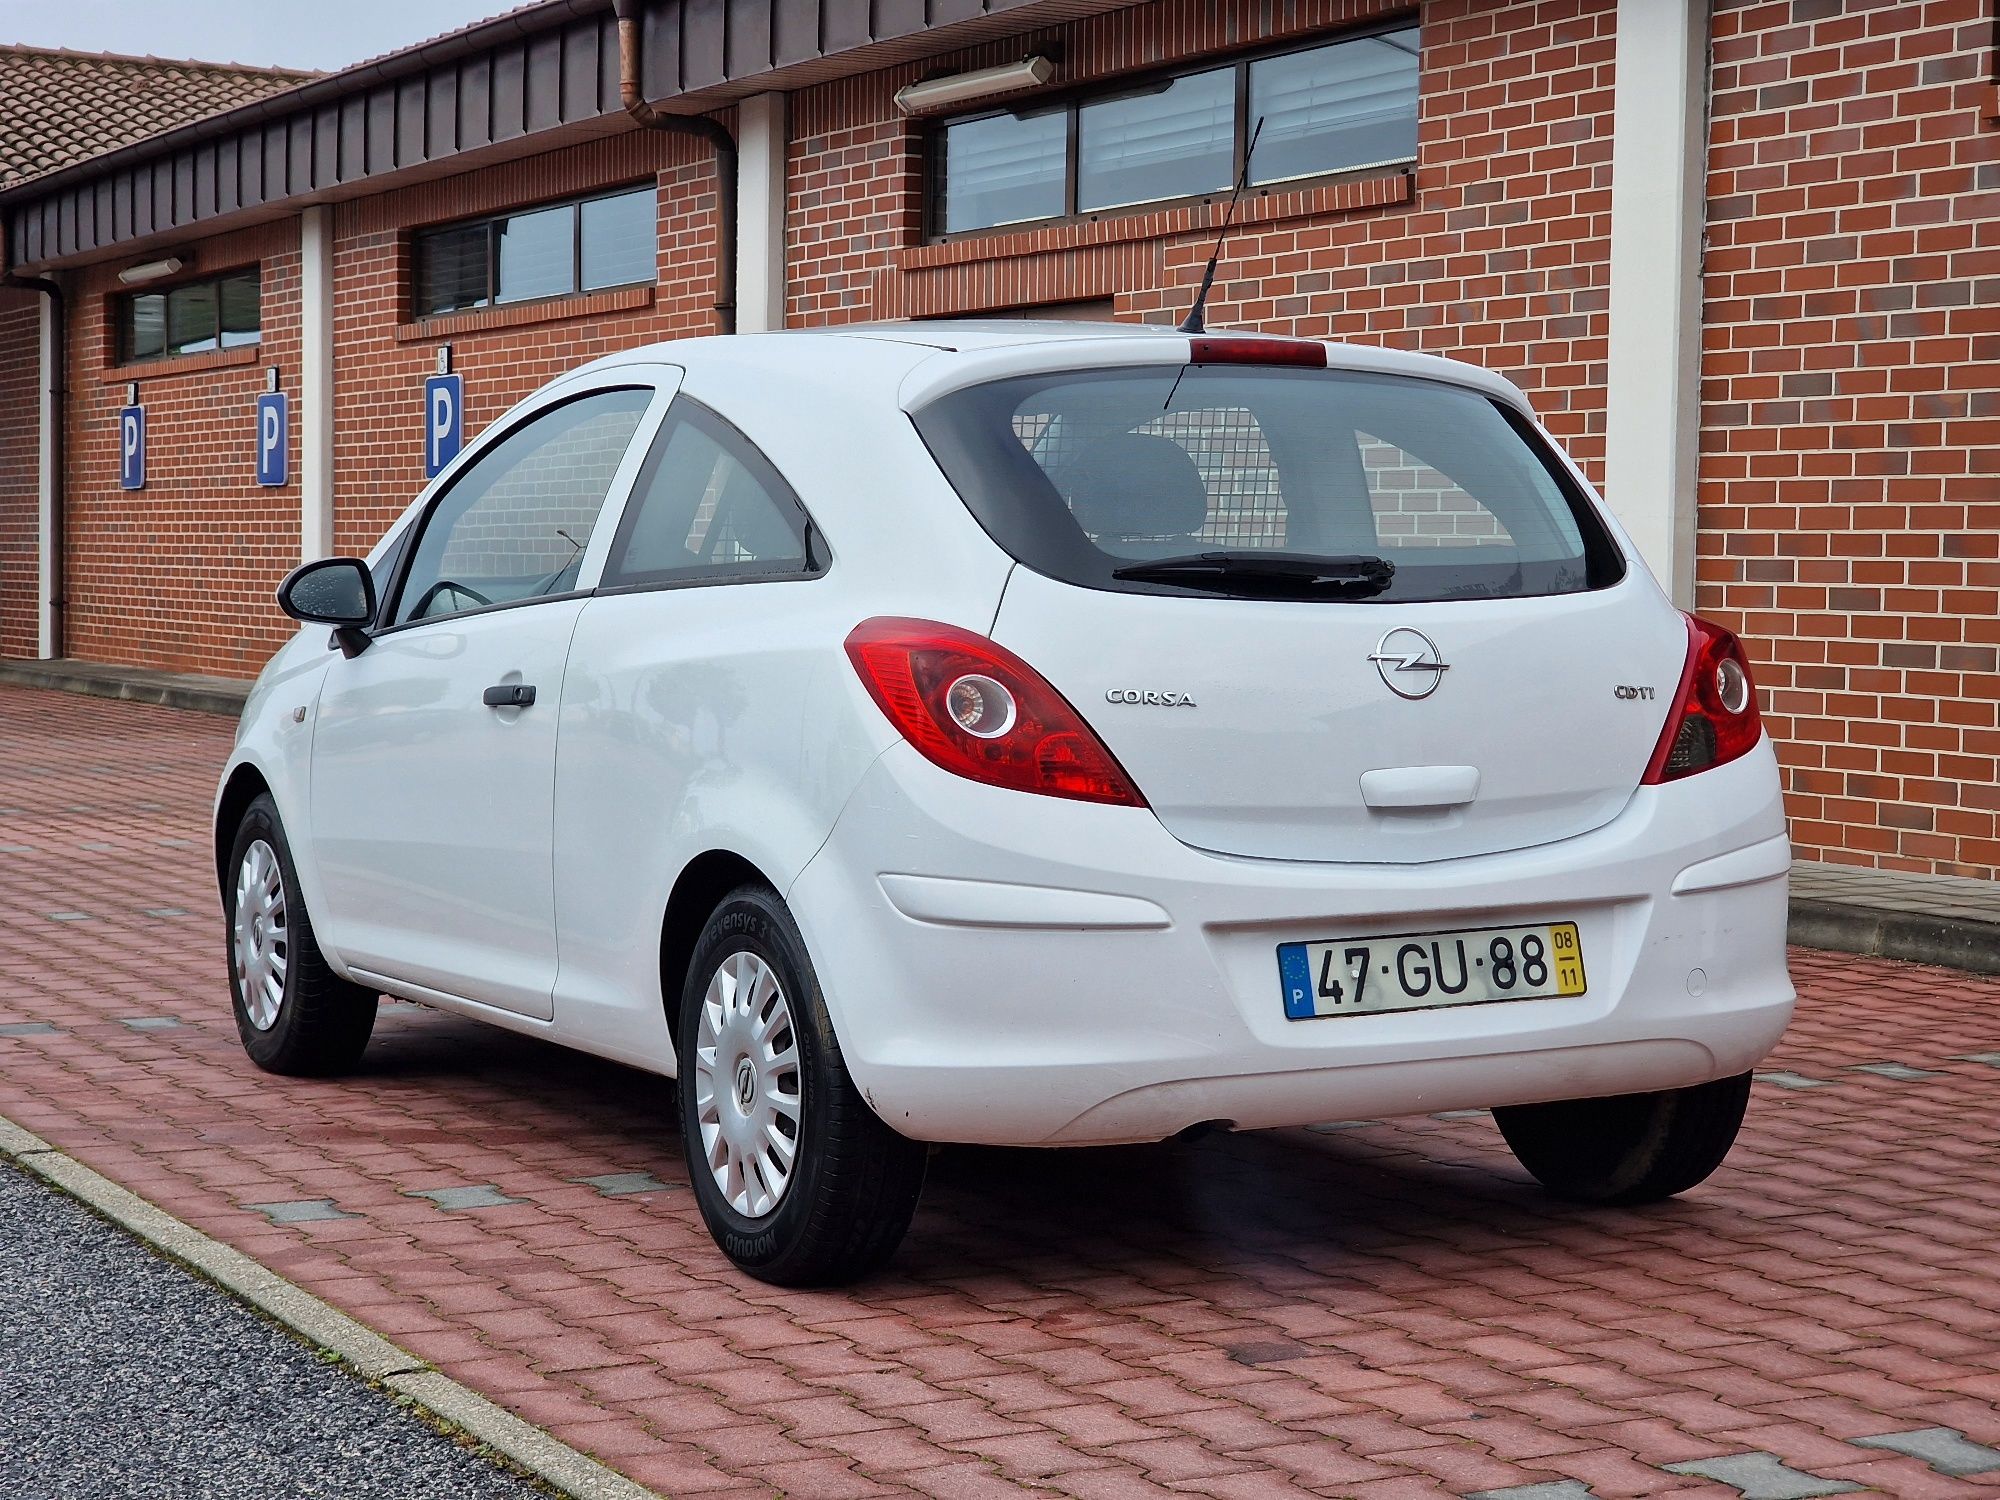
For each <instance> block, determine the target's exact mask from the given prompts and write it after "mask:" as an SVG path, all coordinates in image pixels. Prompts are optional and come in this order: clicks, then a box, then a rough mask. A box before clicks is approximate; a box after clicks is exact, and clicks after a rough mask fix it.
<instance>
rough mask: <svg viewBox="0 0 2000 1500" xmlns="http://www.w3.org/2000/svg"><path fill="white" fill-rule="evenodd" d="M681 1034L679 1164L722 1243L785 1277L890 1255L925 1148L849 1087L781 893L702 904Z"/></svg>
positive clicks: (872, 1263) (844, 1278) (745, 1266)
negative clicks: (705, 910) (683, 1159)
mask: <svg viewBox="0 0 2000 1500" xmlns="http://www.w3.org/2000/svg"><path fill="white" fill-rule="evenodd" d="M678 1036H679V1042H678V1052H679V1065H680V1089H679V1093H680V1103H681V1142H682V1147H683V1149H684V1150H685V1152H686V1153H687V1166H688V1177H689V1180H690V1181H691V1182H692V1183H693V1184H694V1193H695V1200H696V1202H698V1203H699V1204H700V1205H701V1216H702V1218H703V1220H704V1221H706V1223H707V1224H708V1230H709V1233H710V1234H712V1235H713V1236H714V1237H715V1242H716V1244H718V1245H719V1246H721V1247H722V1251H723V1253H724V1254H725V1255H727V1256H728V1257H729V1258H730V1259H731V1260H732V1261H734V1262H735V1263H736V1265H737V1266H738V1268H740V1269H741V1270H743V1271H745V1272H748V1273H749V1274H750V1275H752V1276H754V1277H756V1278H757V1279H758V1280H760V1281H768V1282H771V1283H773V1284H775V1285H778V1286H833V1285H837V1284H840V1283H842V1282H848V1281H853V1280H855V1279H857V1278H859V1277H861V1276H865V1275H867V1274H868V1273H869V1272H871V1271H874V1270H876V1269H878V1268H879V1267H881V1266H882V1265H883V1264H885V1263H886V1262H887V1261H888V1259H889V1257H890V1256H891V1255H893V1254H894V1253H895V1251H896V1246H897V1245H899V1244H900V1243H901V1242H902V1239H903V1235H904V1233H905V1231H907V1230H908V1228H909V1227H910V1219H911V1217H912V1215H914V1214H915V1212H916V1208H917V1196H918V1194H919V1193H920V1192H921V1190H922V1188H923V1180H924V1162H925V1157H926V1148H925V1147H924V1146H922V1145H921V1144H919V1143H917V1142H915V1141H912V1140H908V1139H906V1138H905V1137H903V1136H900V1135H898V1134H896V1132H895V1131H893V1130H891V1129H890V1128H889V1127H888V1126H887V1125H885V1124H883V1123H882V1121H881V1120H880V1119H879V1118H878V1117H877V1116H876V1114H875V1112H874V1111H873V1110H871V1109H870V1108H869V1107H868V1104H867V1102H866V1101H865V1100H864V1099H863V1098H862V1097H861V1093H860V1091H859V1090H858V1089H856V1088H855V1086H854V1080H853V1079H852V1078H851V1077H849V1076H848V1072H847V1065H846V1063H845V1062H843V1061H842V1060H841V1055H840V1043H839V1042H838V1041H837V1040H836V1039H835V1037H834V1034H833V1023H832V1022H831V1020H829V1019H828V1016H827V1011H826V1001H825V999H824V997H823V996H822V995H821V994H820V988H819V981H818V980H817V979H816V978H815V977H814V974H813V968H812V963H811V960H810V959H809V958H808V957H807V956H806V950H805V943H804V941H803V940H802V939H801V938H800V936H799V930H798V927H797V924H795V923H794V922H793V921H792V916H791V913H790V912H789V911H787V910H786V908H785V904H784V902H783V901H781V900H780V899H779V898H778V895H777V893H776V892H775V891H772V890H770V889H769V888H768V887H765V886H758V885H749V886H744V887H742V888H740V889H738V890H736V891H734V892H732V893H731V894H730V895H728V896H727V897H725V898H724V899H723V901H722V903H721V904H720V905H719V906H717V907H716V909H715V911H714V912H713V913H712V914H711V915H710V916H709V919H708V924H707V926H706V927H705V928H704V929H703V931H702V935H701V940H700V942H699V943H697V944H696V946H695V951H694V959H693V962H692V963H690V964H689V965H688V976H687V985H686V988H685V989H684V990H683V992H682V996H681V1014H680V1026H679V1028H678Z"/></svg>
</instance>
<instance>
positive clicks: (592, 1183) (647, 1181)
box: [570, 1172, 674, 1198]
mask: <svg viewBox="0 0 2000 1500" xmlns="http://www.w3.org/2000/svg"><path fill="white" fill-rule="evenodd" d="M570 1181H571V1182H577V1183H581V1184H583V1186H585V1187H594V1188H596V1189H597V1190H598V1192H600V1193H602V1194H604V1196H605V1197H607V1198H623V1197H625V1196H627V1195H628V1194H631V1193H665V1192H670V1191H672V1189H673V1186H674V1185H673V1184H672V1183H671V1182H662V1181H660V1179H659V1178H657V1177H655V1176H654V1175H653V1174H652V1173H651V1172H605V1173H603V1174H602V1175H600V1176H597V1177H572V1178H570Z"/></svg>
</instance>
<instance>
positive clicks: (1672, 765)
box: [1646, 615, 1764, 786]
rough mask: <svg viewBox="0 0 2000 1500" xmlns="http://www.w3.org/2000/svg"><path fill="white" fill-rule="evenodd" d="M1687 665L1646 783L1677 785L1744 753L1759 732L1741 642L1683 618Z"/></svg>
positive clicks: (1718, 628) (1761, 729) (1747, 662)
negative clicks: (1682, 780)
mask: <svg viewBox="0 0 2000 1500" xmlns="http://www.w3.org/2000/svg"><path fill="white" fill-rule="evenodd" d="M1687 625H1688V652H1687V664H1686V665H1685V666H1684V667H1682V668H1681V682H1680V689H1679V691H1678V692H1677V693H1676V694H1675V696H1674V706H1673V709H1672V711H1671V712H1669V713H1668V715H1667V727H1666V728H1665V729H1664V730H1663V731H1662V732H1661V734H1660V743H1659V745H1658V747H1657V748H1656V749H1655V750H1654V751H1653V761H1652V764H1651V765H1649V766H1647V767H1646V784H1647V785H1648V786H1658V785H1659V784H1660V783H1661V782H1663V781H1677V780H1679V779H1680V778H1681V777H1683V776H1692V775H1694V773H1695V772H1697V771H1706V770H1708V769H1709V768H1710V767H1711V766H1720V765H1726V764H1727V763H1728V762H1730V761H1732V760H1735V759H1736V758H1737V757H1738V756H1740V755H1743V754H1746V753H1747V752H1748V751H1749V750H1750V749H1751V747H1752V746H1754V745H1755V744H1756V743H1757V739H1758V736H1760V735H1761V734H1762V733H1763V732H1764V726H1763V721H1762V720H1761V719H1759V718H1758V716H1757V688H1756V685H1755V684H1754V683H1752V682H1751V680H1750V659H1749V658H1748V657H1746V656H1745V655H1744V654H1743V643H1742V642H1741V641H1739V640H1737V639H1736V637H1735V636H1734V635H1732V634H1730V632H1728V631H1727V630H1724V629H1723V628H1722V627H1721V626H1720V625H1712V624H1710V623H1709V622H1708V621H1707V620H1703V619H1700V618H1698V617H1696V616H1694V615H1689V616H1687Z"/></svg>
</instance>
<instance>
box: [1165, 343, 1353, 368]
mask: <svg viewBox="0 0 2000 1500" xmlns="http://www.w3.org/2000/svg"><path fill="white" fill-rule="evenodd" d="M1188 363H1189V364H1191V365H1296V366H1298V367H1300V368H1302V369H1307V370H1324V369H1325V368H1326V345H1324V344H1322V343H1320V342H1319V341H1318V340H1317V339H1284V338H1269V337H1265V336H1262V335H1258V336H1249V337H1246V336H1236V337H1231V336H1228V335H1224V336H1223V337H1220V338H1211V337H1208V336H1206V335H1203V336H1201V337H1197V338H1194V339H1190V340H1189V341H1188Z"/></svg>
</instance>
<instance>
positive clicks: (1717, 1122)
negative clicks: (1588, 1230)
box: [1493, 1073, 1750, 1205]
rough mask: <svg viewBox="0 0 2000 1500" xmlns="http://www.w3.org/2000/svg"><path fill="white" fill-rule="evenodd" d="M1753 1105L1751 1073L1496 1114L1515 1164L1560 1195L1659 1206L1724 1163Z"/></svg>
mask: <svg viewBox="0 0 2000 1500" xmlns="http://www.w3.org/2000/svg"><path fill="white" fill-rule="evenodd" d="M1749 1102H1750V1075H1749V1074H1748V1073H1739V1074H1737V1075H1736V1076H1735V1077H1734V1078H1718V1079H1717V1080H1716V1081H1715V1082H1713V1083H1698V1084H1695V1085H1694V1086H1693V1087H1691V1088H1684V1089H1665V1090H1662V1091H1661V1092H1659V1093H1655V1094H1617V1095H1614V1096H1612V1097H1611V1098H1608V1099H1570V1100H1564V1101H1562V1102H1560V1103H1556V1104H1515V1105H1509V1106H1507V1107H1504V1108H1500V1109H1496V1110H1494V1111H1493V1118H1494V1120H1495V1122H1496V1123H1498V1125H1499V1126H1500V1133H1501V1134H1502V1135H1503V1136H1505V1137H1506V1138H1507V1145H1508V1146H1509V1147H1510V1148H1511V1149H1512V1151H1513V1153H1514V1158H1515V1160H1517V1161H1519V1162H1520V1164H1521V1165H1522V1166H1524V1167H1526V1168H1527V1169H1528V1170H1529V1171H1530V1172H1532V1173H1533V1174H1534V1176H1535V1180H1536V1181H1538V1182H1540V1183H1541V1185H1542V1186H1543V1187H1545V1188H1547V1189H1548V1190H1549V1191H1550V1192H1551V1193H1553V1194H1555V1196H1556V1197H1558V1198H1567V1199H1569V1200H1571V1201H1572V1202H1576V1203H1601V1204H1612V1205H1622V1204H1635V1203H1657V1202H1659V1201H1660V1200H1661V1199H1662V1198H1671V1197H1673V1196H1674V1194H1676V1193H1684V1192H1686V1191H1687V1190H1688V1189H1689V1188H1691V1187H1693V1186H1694V1185H1695V1184H1696V1183H1698V1182H1702V1181H1704V1180H1706V1179H1707V1177H1708V1175H1709V1174H1710V1173H1711V1172H1713V1171H1714V1170H1715V1169H1716V1168H1717V1167H1719V1166H1721V1165H1722V1158H1723V1157H1725V1156H1727V1155H1728V1154H1729V1148H1730V1147H1731V1146H1732V1145H1734V1144H1735V1142H1736V1131H1737V1128H1738V1127H1739V1126H1741V1125H1742V1123H1743V1111H1744V1108H1745V1106H1747V1105H1748V1104H1749Z"/></svg>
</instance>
